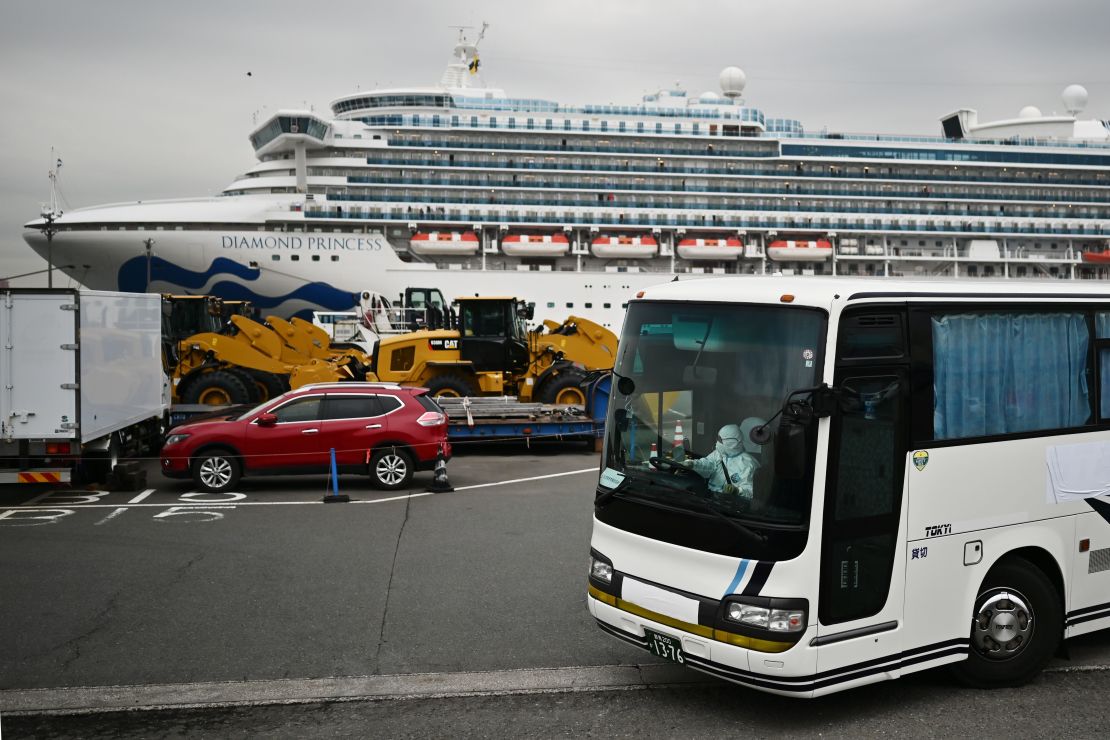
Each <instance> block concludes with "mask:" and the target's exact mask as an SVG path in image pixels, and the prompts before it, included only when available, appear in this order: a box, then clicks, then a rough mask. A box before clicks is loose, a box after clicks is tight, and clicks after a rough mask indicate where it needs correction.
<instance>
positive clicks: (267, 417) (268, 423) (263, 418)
mask: <svg viewBox="0 0 1110 740" xmlns="http://www.w3.org/2000/svg"><path fill="white" fill-rule="evenodd" d="M256 421H257V422H258V426H260V427H272V426H275V425H276V424H277V414H259V415H258V418H257V419H256Z"/></svg>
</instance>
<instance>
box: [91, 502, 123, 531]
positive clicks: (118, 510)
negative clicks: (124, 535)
mask: <svg viewBox="0 0 1110 740" xmlns="http://www.w3.org/2000/svg"><path fill="white" fill-rule="evenodd" d="M125 511H127V507H126V506H124V507H123V508H121V509H116V510H115V511H113V512H112V513H111V514H109V515H108V516H106V517H104V518H103V519H101V520H100V521H99V522H96V523H95V524H94V525H93V526H94V527H95V526H99V525H101V524H104V523H105V522H107V521H109V520H110V519H115V518H116V517H117V516H119V515H120V514H122V513H123V512H125Z"/></svg>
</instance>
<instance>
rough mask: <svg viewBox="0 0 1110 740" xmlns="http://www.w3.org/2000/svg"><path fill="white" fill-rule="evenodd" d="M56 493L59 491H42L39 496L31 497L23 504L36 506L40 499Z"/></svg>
mask: <svg viewBox="0 0 1110 740" xmlns="http://www.w3.org/2000/svg"><path fill="white" fill-rule="evenodd" d="M55 493H57V491H47V492H46V493H40V494H39V495H38V496H35V497H34V498H33V499H31V500H30V501H28V502H26V503H25V504H23V505H24V506H34V505H35V504H37V503H38V502H39V501H42V500H43V499H44V498H47V497H48V496H53V495H54V494H55Z"/></svg>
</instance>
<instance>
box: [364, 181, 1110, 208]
mask: <svg viewBox="0 0 1110 740" xmlns="http://www.w3.org/2000/svg"><path fill="white" fill-rule="evenodd" d="M346 177H347V182H348V183H350V184H354V185H432V186H444V187H514V188H524V189H529V188H533V189H534V188H543V189H563V190H617V191H661V192H675V193H721V194H725V195H749V196H756V197H758V196H764V195H765V196H778V197H781V196H788V197H790V196H798V195H806V196H818V197H828V198H844V197H871V198H890V199H913V200H925V201H934V200H984V201H1006V202H1007V203H1009V202H1045V203H1099V204H1103V203H1106V202H1107V200H1108V197H1107V196H1106V195H1101V196H1098V197H1095V196H1092V197H1083V196H1080V195H1072V194H1067V195H1064V194H1061V195H1059V196H1058V197H1046V196H1036V195H1020V194H1016V193H1013V194H1011V193H1007V194H1004V195H998V194H995V193H957V192H952V191H949V190H945V189H931V190H930V191H929V192H928V193H922V192H920V191H918V190H884V189H882V188H881V186H878V185H876V186H871V187H866V188H851V189H849V188H847V187H845V188H843V189H840V190H830V189H827V188H811V187H794V186H791V187H789V188H787V187H785V186H780V187H776V188H763V189H757V188H752V189H743V188H737V187H730V186H718V187H714V186H712V185H697V184H692V183H686V182H681V183H676V182H675V179H674V178H669V179H667V180H659V181H656V182H649V183H621V182H612V181H606V182H604V183H590V182H582V181H577V180H548V179H542V180H537V179H528V180H517V181H513V180H511V179H504V178H501V177H498V178H496V179H489V178H477V177H475V178H452V177H450V176H448V177H446V178H444V177H408V176H406V177H388V176H387V177H366V176H362V175H347V176H346ZM1108 184H1110V183H1108ZM1000 215H1001V214H1000Z"/></svg>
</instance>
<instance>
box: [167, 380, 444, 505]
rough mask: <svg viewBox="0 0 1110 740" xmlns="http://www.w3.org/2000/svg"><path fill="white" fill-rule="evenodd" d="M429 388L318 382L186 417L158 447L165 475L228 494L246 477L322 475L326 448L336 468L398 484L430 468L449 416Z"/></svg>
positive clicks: (327, 457) (381, 482)
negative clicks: (235, 410)
mask: <svg viewBox="0 0 1110 740" xmlns="http://www.w3.org/2000/svg"><path fill="white" fill-rule="evenodd" d="M427 392H428V391H427V389H426V388H402V387H401V386H398V385H394V384H388V383H322V384H317V385H307V386H303V387H301V388H298V389H297V390H294V391H289V392H288V393H285V394H284V395H281V396H279V397H277V398H275V399H273V400H270V401H267V402H266V403H263V404H262V405H261V406H258V407H257V408H254V409H251V410H250V411H248V412H247V413H245V414H242V415H239V416H223V417H218V418H211V417H209V418H205V419H201V420H198V421H194V422H185V423H184V424H181V425H179V426H176V427H174V428H173V429H171V430H170V432H169V434H168V435H167V436H166V443H165V445H164V446H163V447H162V473H163V474H164V475H166V476H168V477H170V478H188V477H190V476H192V478H193V480H194V481H195V482H196V484H197V485H198V486H200V487H201V488H202V489H204V490H206V491H228V490H231V489H232V488H234V487H235V485H236V484H237V483H238V482H239V478H240V477H241V476H243V475H286V474H294V473H326V472H327V471H328V470H330V465H331V450H333V449H334V450H335V462H336V465H337V466H338V469H339V472H341V473H369V475H370V480H371V482H373V483H374V485H376V486H377V487H379V488H386V489H395V488H401V487H402V486H405V485H407V484H408V483H409V481H411V480H412V475H413V473H414V472H415V471H416V470H431V469H432V468H434V467H435V463H436V455H437V454H438V453H439V451H440V449H441V448H442V449H443V454H444V457H445V458H448V459H449V458H450V457H451V446H450V444H449V443H448V441H447V415H446V414H445V413H443V409H441V408H440V407H439V406H438V405H437V404H436V402H435V401H433V400H432V399H431V398H430V397H428V396H427V395H425V394H427Z"/></svg>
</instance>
